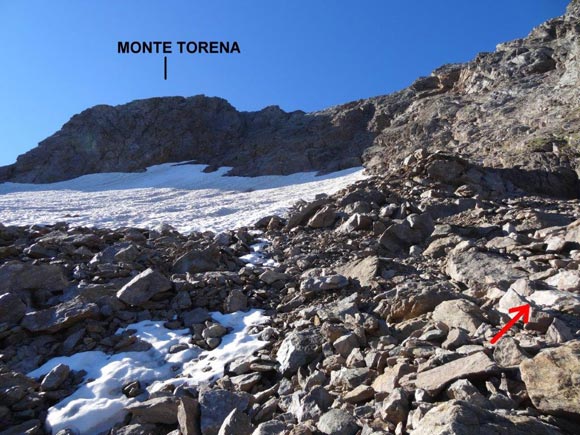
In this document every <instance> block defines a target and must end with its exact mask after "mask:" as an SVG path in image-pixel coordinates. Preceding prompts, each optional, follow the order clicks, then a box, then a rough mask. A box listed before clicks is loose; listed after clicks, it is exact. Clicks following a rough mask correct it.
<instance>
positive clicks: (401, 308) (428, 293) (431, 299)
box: [381, 280, 457, 323]
mask: <svg viewBox="0 0 580 435" xmlns="http://www.w3.org/2000/svg"><path fill="white" fill-rule="evenodd" d="M394 293H395V294H394V295H392V296H390V297H389V298H387V299H385V308H384V309H383V310H381V314H382V315H383V316H384V317H385V319H386V320H387V321H388V322H392V323H397V322H401V321H404V320H409V319H413V318H415V317H418V316H420V315H422V314H425V313H429V312H431V311H433V309H434V308H435V307H436V306H437V305H439V304H440V303H441V302H443V301H446V300H448V299H456V298H457V293H455V292H454V291H453V290H452V288H451V287H450V286H449V285H448V284H447V283H442V282H441V283H428V282H424V281H411V280H409V281H406V282H404V283H402V284H399V285H397V287H395V292H394Z"/></svg>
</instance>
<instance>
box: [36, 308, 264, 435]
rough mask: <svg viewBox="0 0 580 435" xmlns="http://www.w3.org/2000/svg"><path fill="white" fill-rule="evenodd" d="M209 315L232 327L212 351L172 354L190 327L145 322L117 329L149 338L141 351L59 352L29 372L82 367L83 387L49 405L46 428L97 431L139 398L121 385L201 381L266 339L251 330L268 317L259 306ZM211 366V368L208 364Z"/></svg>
mask: <svg viewBox="0 0 580 435" xmlns="http://www.w3.org/2000/svg"><path fill="white" fill-rule="evenodd" d="M210 314H211V316H212V318H213V319H214V320H215V321H217V322H219V323H221V324H222V325H223V326H226V327H230V328H232V332H231V333H230V334H228V335H226V336H224V337H223V338H222V342H221V344H220V346H218V347H217V348H216V349H213V350H211V351H203V352H202V351H201V349H198V348H189V349H186V350H183V351H181V352H177V353H174V354H170V353H169V349H170V348H171V346H173V345H176V344H180V343H185V344H187V343H188V341H189V338H190V332H189V330H188V329H180V330H170V329H167V328H165V327H164V326H163V322H162V321H149V320H147V321H143V322H139V323H134V324H132V325H129V326H127V327H126V328H122V329H119V331H117V334H120V333H122V332H125V331H127V330H135V336H136V337H138V338H139V339H141V340H143V341H145V342H147V343H150V344H151V349H149V350H148V351H145V352H122V353H118V354H115V355H107V354H105V353H103V352H99V351H91V352H82V353H78V354H75V355H72V356H68V357H57V358H53V359H51V360H50V361H48V362H46V363H45V364H44V365H42V367H40V368H38V369H36V370H34V371H32V372H30V373H28V376H30V377H32V378H39V377H41V376H43V375H45V374H46V373H48V372H49V371H50V370H52V369H53V368H54V367H56V366H57V365H58V364H66V365H68V366H69V367H70V368H71V369H73V370H77V371H78V370H85V371H86V372H87V375H86V376H85V379H84V380H83V383H82V384H81V386H80V387H79V388H78V389H77V390H76V391H75V392H74V393H73V394H72V395H70V396H69V397H67V398H65V399H64V400H62V401H61V402H59V403H57V404H56V405H54V406H53V407H51V408H50V409H49V410H48V416H47V419H46V422H47V426H48V428H49V429H50V430H51V431H52V433H57V432H58V431H59V430H61V429H64V428H71V429H75V430H77V431H79V432H80V433H99V432H102V431H106V430H108V429H109V428H111V427H112V426H113V425H114V424H115V423H118V422H120V421H122V420H123V418H124V416H125V414H126V412H125V411H124V407H126V406H127V405H129V404H131V403H135V402H136V401H137V399H134V398H127V397H125V396H124V395H123V393H122V391H121V390H122V387H123V386H124V385H126V384H127V383H129V382H131V381H135V380H138V381H140V382H141V385H142V387H146V386H149V387H148V388H147V390H148V391H150V392H152V391H154V390H155V389H158V388H160V387H162V386H163V385H165V384H166V383H168V382H170V383H173V384H176V385H177V384H188V385H199V384H201V383H206V382H209V381H211V380H213V379H215V378H217V377H220V376H223V372H224V367H225V365H226V364H227V363H228V362H230V361H233V360H235V359H237V358H241V357H245V356H248V355H251V354H252V353H253V352H255V351H257V350H259V349H261V348H263V347H264V346H265V345H266V344H267V342H265V341H261V340H260V339H259V338H258V337H257V336H256V335H255V334H252V333H251V330H252V328H253V327H254V326H256V325H260V324H263V323H265V322H267V321H268V317H266V316H264V314H263V312H262V311H261V310H251V311H248V312H245V313H244V312H238V313H233V314H221V313H219V312H213V313H210ZM207 366H209V367H210V368H209V370H208V369H207V368H206V367H207Z"/></svg>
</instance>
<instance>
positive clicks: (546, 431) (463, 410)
mask: <svg viewBox="0 0 580 435" xmlns="http://www.w3.org/2000/svg"><path fill="white" fill-rule="evenodd" d="M409 433H410V435H450V434H453V435H474V434H477V435H562V432H561V431H560V430H559V429H558V428H557V427H555V426H552V425H549V424H547V423H545V422H543V421H542V420H540V419H537V418H534V417H529V416H525V415H518V414H510V413H502V414H498V413H495V412H491V411H487V410H485V409H482V408H480V407H478V406H476V405H473V404H471V403H468V402H464V401H458V400H450V401H448V402H443V403H440V404H438V405H437V406H435V407H434V408H432V409H431V410H430V411H428V412H427V413H426V414H425V416H424V417H423V418H422V419H421V420H420V421H419V424H418V425H417V426H416V427H414V428H413V430H411V431H410V432H409Z"/></svg>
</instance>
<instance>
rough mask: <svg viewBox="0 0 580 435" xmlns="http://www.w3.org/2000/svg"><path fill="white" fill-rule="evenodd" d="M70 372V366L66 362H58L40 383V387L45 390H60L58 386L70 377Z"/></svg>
mask: <svg viewBox="0 0 580 435" xmlns="http://www.w3.org/2000/svg"><path fill="white" fill-rule="evenodd" d="M69 374H70V367H69V366H67V365H66V364H58V365H57V366H56V367H54V368H53V369H52V370H51V371H49V372H48V373H47V374H46V376H45V377H44V379H43V380H42V383H41V384H40V388H41V389H42V390H43V391H54V390H58V388H59V387H60V386H61V385H62V383H63V382H64V381H66V379H67V378H68V375H69Z"/></svg>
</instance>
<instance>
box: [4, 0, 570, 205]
mask: <svg viewBox="0 0 580 435" xmlns="http://www.w3.org/2000/svg"><path fill="white" fill-rule="evenodd" d="M579 16H580V6H579V4H578V2H577V1H572V2H571V3H570V5H569V6H568V9H567V12H566V14H565V15H564V16H562V17H559V18H555V19H552V20H549V21H547V22H546V23H544V24H542V25H540V26H538V27H537V28H535V29H534V30H533V31H532V32H531V33H530V34H529V35H528V36H527V37H526V38H523V39H517V40H515V41H511V42H507V43H503V44H499V45H498V46H497V49H496V51H495V52H493V53H481V54H479V55H478V56H477V57H476V58H475V59H474V60H472V61H470V62H467V63H465V64H453V65H445V66H443V67H441V68H438V69H437V70H435V71H433V73H432V74H431V75H430V76H428V77H422V78H420V79H418V80H416V81H415V82H414V83H413V84H412V85H411V86H409V87H408V88H406V89H403V90H401V91H399V92H396V93H393V94H391V95H386V96H380V97H375V98H369V99H365V100H360V101H355V102H351V103H348V104H344V105H340V106H336V107H332V108H329V109H326V110H323V111H320V112H315V113H304V112H300V111H297V112H292V113H286V112H284V111H283V110H281V109H280V108H278V107H268V108H266V109H263V110H261V111H259V112H238V111H237V110H236V109H234V108H233V107H232V106H231V105H230V104H229V103H227V102H226V101H225V100H223V99H219V98H207V97H204V96H196V97H191V98H181V97H168V98H152V99H148V100H140V101H135V102H132V103H128V104H125V105H121V106H115V107H112V106H104V105H101V106H96V107H93V108H91V109H88V110H86V111H84V112H82V113H80V114H78V115H75V116H74V117H73V118H72V119H71V120H70V121H69V122H68V123H67V124H65V125H64V126H63V128H62V129H61V130H60V131H59V132H57V133H55V134H54V135H53V136H51V137H49V138H47V139H45V140H44V141H42V142H41V143H40V145H39V146H38V147H37V148H35V149H33V150H31V151H29V152H28V153H26V154H24V155H22V156H20V157H19V158H18V160H17V162H16V163H15V164H14V165H10V166H7V167H3V168H1V169H0V181H15V182H33V183H46V182H53V181H58V180H63V179H70V178H74V177H77V176H80V175H83V174H88V173H94V172H111V171H138V170H143V169H144V168H145V167H147V166H151V165H155V164H160V163H167V162H176V161H185V160H196V161H198V162H200V163H205V164H209V165H212V166H214V167H215V166H231V167H233V170H232V171H231V174H235V175H250V176H255V175H264V174H288V173H293V172H298V171H311V170H317V171H334V170H338V169H343V168H348V167H353V166H358V165H360V164H361V162H362V163H364V165H365V166H366V167H367V168H369V169H370V170H372V171H375V172H376V173H381V172H383V171H384V170H388V169H392V168H396V167H398V166H399V165H400V163H401V162H402V160H403V158H404V157H405V156H406V155H408V154H410V153H412V152H413V151H414V150H416V149H419V148H427V149H428V150H430V151H434V150H445V151H447V152H450V153H461V154H463V155H465V156H469V157H470V158H471V159H473V160H474V161H477V162H478V163H480V164H482V165H485V166H489V167H495V168H498V169H502V170H506V171H508V172H510V171H515V172H516V175H515V176H514V177H512V181H513V182H514V183H516V184H519V187H520V188H523V189H525V190H526V191H528V192H530V193H540V194H551V195H557V196H563V197H577V196H578V188H579V186H578V168H579V165H578V162H579V152H580V151H579V149H580V148H579V147H580V142H579V140H580V136H579V135H580V104H579V101H580V93H579V92H580V91H579V89H580V86H579V83H580V68H579V67H578V65H579V62H578V61H579V59H580V48H579V47H580V44H579V36H580V23H579Z"/></svg>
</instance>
